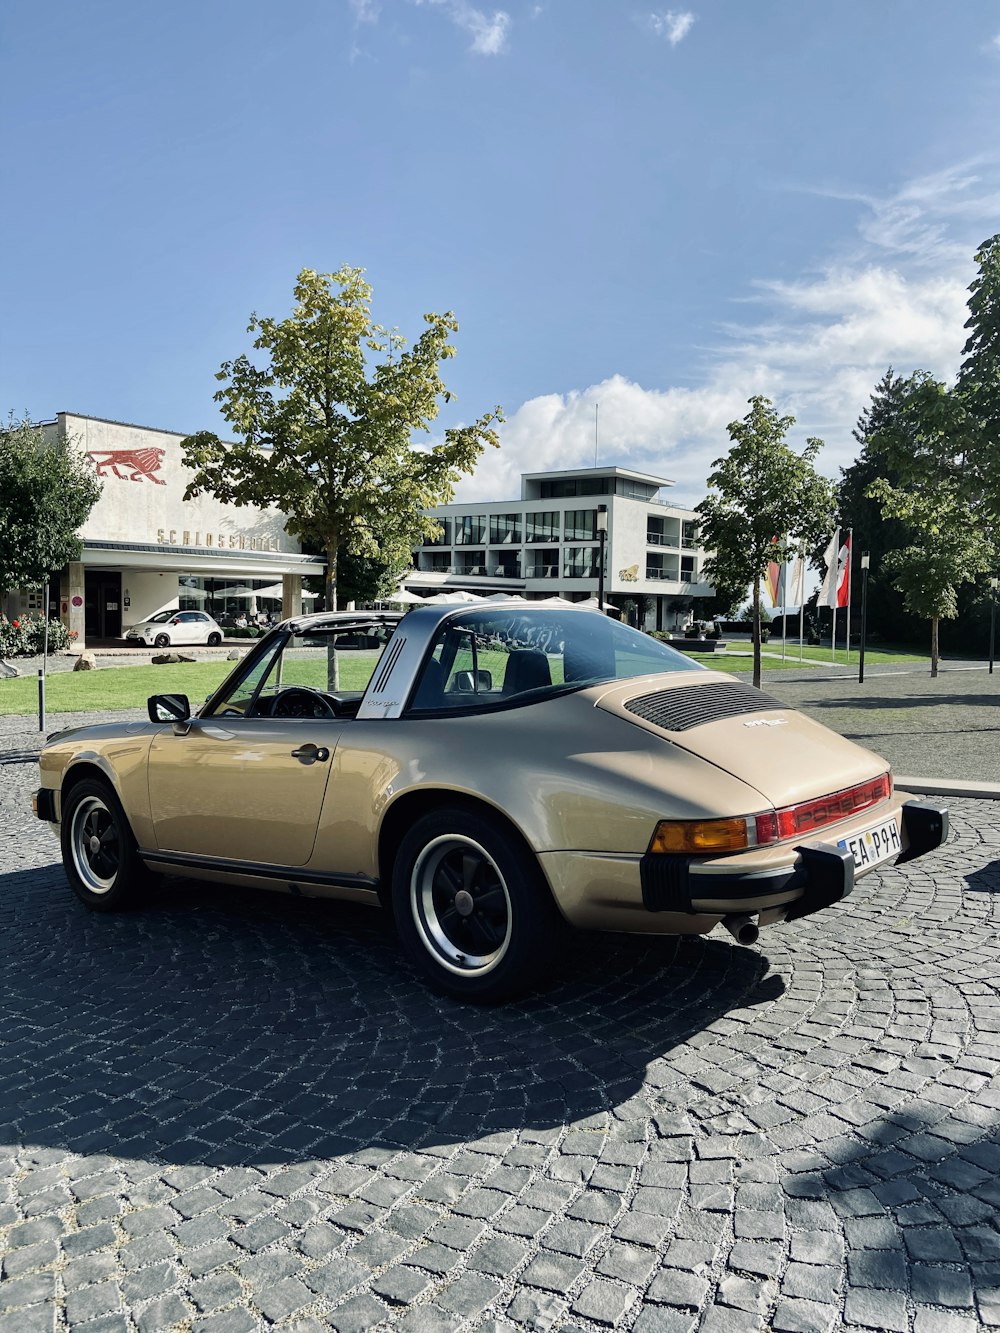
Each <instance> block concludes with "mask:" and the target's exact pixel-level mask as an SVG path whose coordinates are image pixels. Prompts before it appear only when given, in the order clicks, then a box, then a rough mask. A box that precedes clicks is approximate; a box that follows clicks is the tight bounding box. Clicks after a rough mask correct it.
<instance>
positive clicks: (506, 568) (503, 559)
mask: <svg viewBox="0 0 1000 1333" xmlns="http://www.w3.org/2000/svg"><path fill="white" fill-rule="evenodd" d="M489 572H490V573H491V574H492V575H493V577H494V578H498V579H519V578H520V577H521V552H520V551H490V553H489Z"/></svg>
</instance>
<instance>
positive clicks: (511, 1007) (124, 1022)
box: [0, 865, 784, 1165]
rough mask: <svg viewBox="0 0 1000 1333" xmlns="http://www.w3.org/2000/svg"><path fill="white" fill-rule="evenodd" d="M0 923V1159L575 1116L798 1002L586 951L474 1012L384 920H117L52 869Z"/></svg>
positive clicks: (177, 1155) (619, 951) (643, 955)
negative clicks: (437, 989) (435, 991)
mask: <svg viewBox="0 0 1000 1333" xmlns="http://www.w3.org/2000/svg"><path fill="white" fill-rule="evenodd" d="M0 912H2V918H3V926H4V933H5V936H6V942H5V945H4V948H5V952H6V958H5V962H4V966H3V973H2V978H3V979H2V990H3V992H4V1014H5V1041H4V1044H3V1045H2V1047H0V1142H4V1141H8V1142H11V1143H15V1144H25V1145H42V1146H46V1147H55V1148H61V1149H63V1150H68V1151H71V1152H75V1153H80V1154H101V1153H113V1154H115V1155H116V1156H117V1157H126V1158H128V1157H135V1158H140V1159H155V1160H159V1161H165V1162H169V1163H176V1164H186V1163H199V1164H205V1165H223V1164H232V1165H262V1164H269V1163H287V1162H297V1161H309V1160H313V1159H316V1158H329V1157H334V1156H341V1155H344V1154H350V1153H355V1152H358V1151H361V1150H362V1149H365V1148H370V1147H372V1146H375V1147H379V1146H381V1147H383V1148H387V1149H391V1150H393V1151H396V1150H398V1149H399V1148H401V1147H406V1148H416V1147H421V1148H427V1147H431V1146H434V1145H444V1144H452V1143H455V1142H458V1141H463V1140H468V1139H470V1138H476V1137H479V1136H488V1135H491V1134H495V1133H498V1132H501V1131H508V1132H509V1131H512V1130H524V1129H528V1128H530V1129H535V1130H540V1131H541V1130H545V1129H547V1128H552V1127H556V1126H560V1125H563V1124H565V1123H567V1122H577V1121H580V1120H582V1119H585V1118H586V1117H587V1116H589V1115H592V1114H595V1113H598V1112H601V1111H605V1110H607V1109H610V1108H614V1107H617V1106H620V1105H622V1104H623V1103H625V1102H626V1101H628V1099H629V1098H631V1097H633V1096H634V1095H635V1094H636V1093H638V1092H639V1091H640V1090H641V1089H642V1088H643V1085H644V1082H645V1081H646V1079H647V1070H648V1068H649V1067H650V1066H651V1065H652V1064H654V1062H660V1076H659V1077H658V1078H655V1077H654V1078H653V1079H652V1083H653V1085H654V1091H655V1086H662V1085H663V1084H665V1083H668V1082H669V1081H670V1069H669V1061H670V1057H671V1053H672V1052H673V1051H675V1049H676V1048H677V1047H678V1046H679V1045H681V1044H682V1043H683V1042H685V1041H686V1040H687V1039H688V1038H689V1037H691V1036H693V1035H694V1034H696V1033H699V1032H702V1031H703V1030H704V1028H705V1027H707V1026H708V1025H710V1024H711V1023H713V1022H714V1021H716V1020H717V1019H719V1018H721V1017H722V1016H724V1015H726V1014H727V1013H729V1012H730V1011H732V1010H734V1009H739V1008H742V1009H747V1008H748V1007H749V1006H752V1005H755V1004H767V1003H769V1002H771V1001H773V1000H775V999H778V998H779V997H780V996H781V994H782V993H783V990H784V983H783V981H782V979H781V977H780V976H776V975H770V976H769V975H767V971H768V961H767V958H766V956H764V955H762V954H761V953H759V952H757V951H753V950H750V949H744V948H741V947H740V946H738V945H736V944H734V943H731V942H730V941H729V940H728V939H726V940H722V939H702V938H698V937H691V938H673V939H671V938H659V939H657V938H653V939H647V938H639V937H635V936H628V937H617V936H606V935H586V936H584V935H580V936H578V937H576V938H574V940H573V941H572V943H571V945H570V946H569V948H568V950H565V949H564V950H561V956H560V957H553V981H552V984H551V985H550V987H549V988H548V989H547V990H546V991H544V993H540V994H538V995H535V996H532V997H529V998H528V999H527V1000H525V1001H523V1002H520V1003H515V1004H508V1005H506V1006H502V1007H499V1008H493V1009H489V1008H476V1007H473V1006H468V1005H463V1004H459V1003H457V1002H453V1001H450V1000H447V999H441V998H438V997H436V996H434V995H432V994H431V993H430V992H429V991H428V990H427V989H426V988H425V987H424V986H423V985H422V984H421V983H420V982H419V981H418V980H417V979H416V978H415V976H414V975H413V974H412V973H411V972H410V971H409V969H408V968H407V966H406V965H405V964H404V962H403V959H402V956H401V954H400V953H399V950H398V947H397V944H396V940H395V936H394V933H393V931H392V929H391V925H390V924H389V923H388V917H387V915H386V914H385V913H382V912H380V911H375V910H373V909H370V908H360V907H356V906H353V905H346V904H339V903H324V902H314V901H306V900H298V899H289V898H284V897H281V896H279V895H274V894H267V893H255V892H248V891H244V890H233V889H228V888H221V887H219V886H216V885H207V884H201V883H195V882H193V881H170V882H167V883H166V884H163V885H161V886H159V887H157V888H155V889H153V890H152V891H151V893H150V897H149V900H148V903H147V905H145V906H144V907H143V908H141V909H137V910H135V911H133V912H128V913H122V914H114V915H112V914H108V915H102V914H96V913H91V912H88V911H87V910H86V909H85V908H84V907H82V906H81V905H80V904H78V903H77V902H76V900H75V899H74V898H73V897H72V896H71V894H70V892H69V890H68V888H67V887H66V884H65V880H64V878H63V874H62V870H61V868H60V867H59V866H57V865H52V866H45V867H42V868H40V869H36V870H30V871H23V872H17V873H14V874H10V875H8V876H6V877H5V881H4V893H3V897H2V906H0ZM15 939H16V940H17V947H16V949H14V948H13V947H12V941H13V940H15ZM679 1076H680V1075H675V1077H679Z"/></svg>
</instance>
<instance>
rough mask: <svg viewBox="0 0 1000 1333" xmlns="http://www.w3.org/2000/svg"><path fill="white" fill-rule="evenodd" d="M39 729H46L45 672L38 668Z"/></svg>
mask: <svg viewBox="0 0 1000 1333" xmlns="http://www.w3.org/2000/svg"><path fill="white" fill-rule="evenodd" d="M38 730H39V731H44V730H45V672H44V670H43V669H42V668H41V667H39V668H38Z"/></svg>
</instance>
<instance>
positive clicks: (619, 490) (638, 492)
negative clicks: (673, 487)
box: [615, 477, 659, 500]
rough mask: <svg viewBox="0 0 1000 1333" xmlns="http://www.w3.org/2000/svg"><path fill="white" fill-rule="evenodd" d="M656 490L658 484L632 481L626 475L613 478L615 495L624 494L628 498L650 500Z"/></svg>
mask: <svg viewBox="0 0 1000 1333" xmlns="http://www.w3.org/2000/svg"><path fill="white" fill-rule="evenodd" d="M658 490H659V487H658V486H649V485H647V484H646V483H645V482H641V481H632V480H631V479H630V478H628V477H616V478H615V495H624V496H626V497H627V498H628V499H629V500H652V498H653V496H654V495H655V494H656V492H657V491H658Z"/></svg>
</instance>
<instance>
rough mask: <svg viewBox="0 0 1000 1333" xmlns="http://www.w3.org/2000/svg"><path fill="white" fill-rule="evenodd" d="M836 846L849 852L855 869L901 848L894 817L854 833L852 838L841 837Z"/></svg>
mask: <svg viewBox="0 0 1000 1333" xmlns="http://www.w3.org/2000/svg"><path fill="white" fill-rule="evenodd" d="M837 846H838V847H839V848H840V849H841V850H842V851H845V852H850V853H851V855H852V856H853V857H854V868H855V869H856V870H867V869H868V868H869V867H870V866H876V865H878V864H879V862H881V861H888V859H889V857H890V856H898V854H899V853H900V852H901V851H902V850H903V846H902V843H901V842H900V841H899V829H897V827H896V821H895V819H886V820H884V821H883V823H881V824H876V825H875V827H874V828H869V829H865V830H864V832H863V833H855V835H854V837H853V838H841V840H840V841H839V842H838V843H837Z"/></svg>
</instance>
